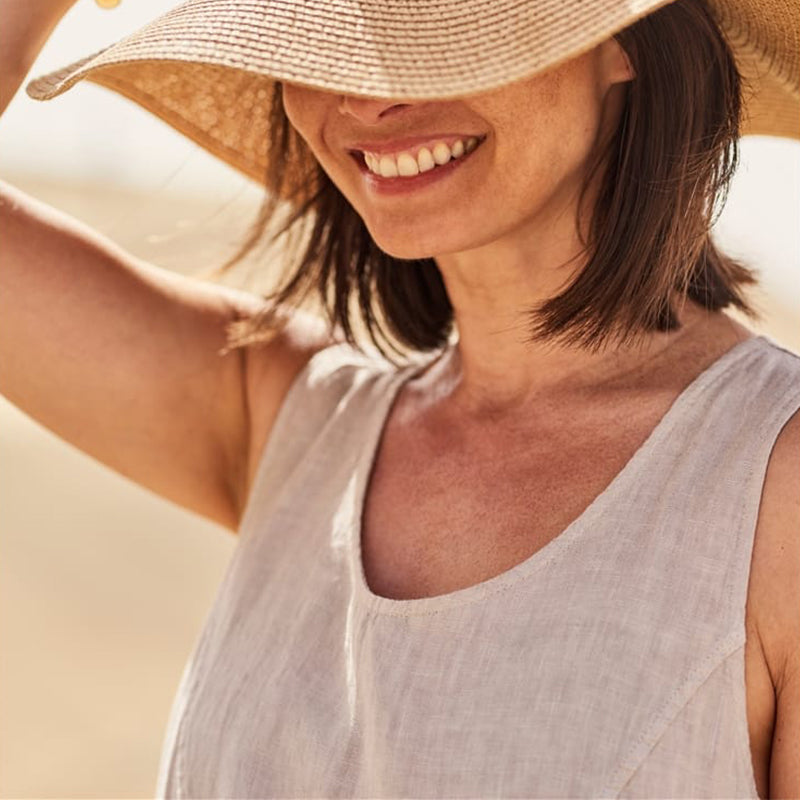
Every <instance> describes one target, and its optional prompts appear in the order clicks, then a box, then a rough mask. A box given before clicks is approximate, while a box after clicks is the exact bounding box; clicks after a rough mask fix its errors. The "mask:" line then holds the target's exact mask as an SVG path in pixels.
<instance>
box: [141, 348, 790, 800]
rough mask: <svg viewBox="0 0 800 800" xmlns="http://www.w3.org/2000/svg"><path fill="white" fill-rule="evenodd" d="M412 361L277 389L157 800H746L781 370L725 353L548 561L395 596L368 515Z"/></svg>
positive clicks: (765, 355)
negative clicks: (365, 544)
mask: <svg viewBox="0 0 800 800" xmlns="http://www.w3.org/2000/svg"><path fill="white" fill-rule="evenodd" d="M437 357H438V356H437ZM430 360H431V359H427V360H421V361H419V362H417V363H413V364H411V365H409V366H407V367H404V368H402V369H400V370H396V369H395V368H393V367H391V365H386V364H384V362H376V361H374V360H372V359H370V358H369V357H368V356H364V355H362V354H359V353H358V352H357V351H355V350H354V349H353V348H351V347H350V346H349V345H346V344H344V345H335V346H332V347H329V348H327V349H326V350H322V351H320V352H318V353H317V354H315V355H314V356H313V357H312V358H311V360H310V361H309V362H308V364H307V365H306V367H305V368H304V369H303V370H302V372H301V373H300V374H299V375H298V376H297V378H296V379H295V381H294V383H293V384H292V386H291V388H290V390H289V393H288V395H287V396H286V399H285V401H284V403H283V405H282V407H281V409H280V411H279V415H278V417H277V420H276V422H275V425H274V427H273V429H272V432H271V434H270V437H269V440H268V442H267V445H266V447H265V450H264V453H263V456H262V461H261V463H260V465H259V468H258V472H257V475H256V478H255V482H254V484H253V489H252V493H251V495H250V500H249V503H248V507H247V509H246V512H245V514H244V518H243V521H242V524H241V528H240V536H239V539H238V541H237V545H236V549H235V551H234V554H233V556H232V559H231V562H230V563H229V566H228V569H227V572H226V574H225V577H224V579H223V581H222V583H221V585H220V588H219V590H218V594H217V596H216V599H215V601H214V604H213V606H212V608H211V610H210V612H209V614H208V616H207V619H206V621H205V625H204V628H203V630H202V632H201V634H200V636H199V638H198V640H197V642H196V644H195V647H194V649H193V652H192V654H191V657H190V660H189V662H188V664H187V665H186V668H185V670H184V673H183V676H182V678H181V681H180V685H179V688H178V693H177V696H176V698H175V701H174V704H173V707H172V712H171V714H170V718H169V722H168V724H167V730H166V737H165V741H164V749H163V753H162V759H161V765H160V769H159V775H158V784H157V790H156V792H157V796H159V797H164V798H180V797H183V798H206V797H218V798H222V797H224V798H267V797H269V798H272V797H282V798H343V797H351V798H352V797H357V798H366V797H369V798H390V797H391V798H401V797H402V798H468V797H469V798H494V797H497V798H500V797H502V798H506V797H518V798H522V797H525V798H540V797H548V798H567V797H569V798H581V797H586V798H589V797H591V798H601V797H603V798H605V797H614V798H634V797H636V798H642V797H649V798H654V797H660V798H664V797H671V798H679V797H681V798H689V797H691V798H701V797H716V798H720V797H725V798H738V797H750V798H757V797H758V794H757V791H756V785H755V780H754V774H753V768H752V763H751V757H750V749H749V738H748V728H747V713H746V693H745V681H744V645H745V624H744V623H745V603H746V597H747V585H748V578H749V571H750V560H751V553H752V546H753V539H754V532H755V525H756V520H757V514H758V509H759V503H760V496H761V490H762V485H763V481H764V476H765V472H766V466H767V462H768V459H769V455H770V452H771V450H772V447H773V445H774V443H775V439H776V438H777V436H778V434H779V432H780V431H781V429H782V427H783V426H784V425H785V424H786V422H787V421H788V420H789V418H790V417H791V415H792V414H793V413H794V412H795V411H796V410H797V409H798V408H800V357H798V356H797V355H795V354H794V353H791V352H790V351H788V350H785V349H783V348H782V347H780V346H779V345H777V344H776V343H775V342H773V341H772V340H770V339H768V338H766V337H763V336H760V337H755V338H752V339H748V340H746V341H744V342H740V343H739V344H737V345H736V346H735V347H734V348H733V349H732V350H729V351H728V352H727V353H725V354H724V355H723V356H722V357H721V358H719V359H718V360H717V361H715V362H714V363H713V364H712V365H711V366H709V367H708V368H707V369H706V370H705V371H704V372H703V373H702V374H701V375H700V376H698V377H697V378H696V379H695V380H694V381H693V382H692V383H691V384H690V385H689V386H688V387H687V388H686V389H685V390H684V391H683V392H682V393H681V394H680V396H679V397H678V398H677V400H676V401H675V402H674V403H673V405H672V406H671V407H670V409H669V411H668V412H667V413H666V415H665V416H664V417H663V418H662V419H661V421H660V422H659V424H658V425H657V426H656V428H655V429H654V430H653V432H652V434H651V435H650V436H649V438H648V439H647V440H646V441H645V443H644V444H643V445H642V446H641V447H640V448H639V450H638V451H637V452H636V453H635V455H634V456H633V457H632V458H631V459H630V461H629V462H628V463H627V465H626V466H625V467H624V468H623V469H622V471H621V472H620V473H618V474H617V476H616V477H615V478H614V480H613V481H612V482H611V484H610V485H609V486H608V487H607V488H606V489H605V490H604V491H603V492H602V493H601V494H600V495H599V496H598V497H597V498H596V499H595V500H594V501H593V502H592V503H591V504H590V505H589V507H588V508H587V509H586V510H585V511H584V512H583V513H582V514H581V515H580V516H579V517H578V518H577V519H576V520H574V521H573V522H572V523H571V524H570V525H569V526H568V527H567V528H566V529H565V530H564V531H563V532H562V533H561V534H560V535H559V536H558V537H557V538H555V539H554V540H552V541H551V542H549V543H548V544H547V545H546V546H545V547H544V548H542V549H540V550H539V551H537V552H536V553H534V554H533V555H532V556H531V557H530V558H528V559H527V560H525V561H523V562H522V563H520V564H518V565H516V566H515V567H513V568H512V569H509V570H507V571H506V572H504V573H502V574H500V575H497V576H496V577H493V578H491V579H489V580H485V581H483V582H481V583H479V584H476V585H473V586H470V587H468V588H464V589H460V590H458V591H454V592H451V593H448V594H443V595H438V596H435V597H427V598H419V599H411V600H395V599H390V598H386V597H381V596H378V595H376V594H374V593H373V592H372V591H371V590H370V588H369V586H368V584H367V582H366V579H365V575H364V571H363V565H362V561H361V553H360V545H361V536H360V525H361V517H362V510H363V500H364V495H365V488H366V485H367V481H368V477H369V474H370V472H371V469H372V464H373V461H374V458H375V454H376V452H377V446H378V442H379V440H380V436H381V433H382V431H383V427H384V424H385V421H386V419H387V417H388V414H389V411H390V408H391V405H392V402H393V400H394V398H395V396H396V395H397V393H398V391H399V389H400V387H401V386H402V384H403V383H404V382H405V381H406V380H409V379H410V378H412V377H413V376H414V375H416V374H417V373H418V372H420V371H421V370H422V369H423V368H424V367H425V366H426V365H427V364H428V363H429V361H430Z"/></svg>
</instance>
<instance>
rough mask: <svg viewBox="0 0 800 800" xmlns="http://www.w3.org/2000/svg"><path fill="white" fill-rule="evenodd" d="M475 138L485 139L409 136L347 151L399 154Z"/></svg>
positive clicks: (455, 135) (449, 135)
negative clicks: (422, 146)
mask: <svg viewBox="0 0 800 800" xmlns="http://www.w3.org/2000/svg"><path fill="white" fill-rule="evenodd" d="M472 138H475V139H477V140H478V142H481V141H483V139H485V138H486V136H485V135H484V134H478V133H440V134H433V135H429V136H411V137H408V138H405V139H392V140H391V141H384V142H357V143H356V144H354V145H352V146H351V147H350V148H349V149H350V150H351V151H359V152H362V153H363V152H365V151H366V152H368V153H399V152H402V151H403V150H411V149H413V148H414V147H417V146H420V145H424V144H436V142H442V141H444V142H448V143H450V142H454V141H456V140H457V139H461V140H462V141H463V142H465V143H466V141H467V140H468V139H472Z"/></svg>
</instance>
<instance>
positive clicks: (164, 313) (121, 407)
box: [0, 182, 308, 529]
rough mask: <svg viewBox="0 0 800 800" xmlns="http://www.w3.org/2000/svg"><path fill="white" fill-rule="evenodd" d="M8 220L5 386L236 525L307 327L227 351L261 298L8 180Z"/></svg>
mask: <svg viewBox="0 0 800 800" xmlns="http://www.w3.org/2000/svg"><path fill="white" fill-rule="evenodd" d="M0 223H2V239H3V247H2V259H0V389H1V390H2V392H3V394H4V395H5V396H6V397H7V398H8V399H9V400H10V401H11V402H12V403H14V404H15V405H17V406H18V407H19V408H20V409H22V410H23V411H24V412H25V413H27V414H28V415H29V416H31V417H33V418H34V419H35V420H37V421H38V422H40V423H41V424H42V425H44V426H45V427H47V428H48V429H50V430H51V431H52V432H54V433H55V434H56V435H58V436H59V437H60V438H62V439H64V440H66V441H68V442H70V443H71V444H73V445H75V446H76V447H78V448H79V449H80V450H82V451H84V452H85V453H87V454H88V455H90V456H92V457H94V458H96V459H97V460H98V461H100V462H102V463H103V464H105V465H107V466H108V467H110V468H112V469H114V470H115V471H117V472H119V473H120V474H122V475H124V476H126V477H128V478H130V479H131V480H133V481H135V482H136V483H138V484H140V485H142V486H144V487H146V488H148V489H150V490H152V491H153V492H155V493H157V494H159V495H161V496H162V497H165V498H167V499H169V500H171V501H173V502H175V503H176V504H178V505H180V506H183V507H184V508H187V509H189V510H192V511H194V512H196V513H198V514H201V515H203V516H205V517H208V518H209V519H212V520H214V521H216V522H218V523H220V524H222V525H225V526H227V527H229V528H232V529H235V528H236V526H237V524H238V521H239V514H240V508H241V503H242V496H243V494H244V492H245V489H246V480H247V470H248V462H249V459H250V456H251V453H252V454H253V455H255V449H257V448H258V447H259V441H260V438H263V437H264V436H265V435H266V430H267V429H268V426H269V418H270V413H271V412H270V408H271V406H277V405H279V402H280V399H281V397H282V392H283V389H284V387H285V386H286V385H287V383H288V382H289V381H290V379H291V377H292V376H293V374H294V372H295V370H296V368H297V366H298V365H299V364H300V363H301V361H302V358H303V357H304V355H305V352H304V349H303V348H304V346H305V347H306V348H307V346H308V342H306V343H305V345H303V344H302V343H303V337H302V335H301V334H300V329H301V328H302V327H303V326H302V325H301V324H299V323H298V325H296V326H295V328H294V329H293V331H292V333H291V334H287V335H284V336H280V337H278V338H277V339H276V340H275V342H274V343H272V344H271V345H270V346H269V347H267V348H264V349H263V350H261V351H258V352H260V355H258V356H255V355H254V356H253V357H252V358H251V357H249V356H248V355H247V352H246V350H243V349H241V348H239V349H231V350H229V351H227V352H223V351H224V348H225V346H226V344H227V343H228V340H227V331H228V327H229V324H230V323H231V322H232V321H234V320H235V319H241V318H242V317H245V316H249V315H252V314H255V313H257V312H258V311H259V310H260V309H261V308H262V307H263V305H264V301H263V299H262V298H260V297H258V296H257V295H253V294H248V293H245V292H239V291H235V290H232V289H228V288H225V287H223V286H220V285H217V284H213V283H209V282H206V281H202V280H198V279H194V278H190V277H186V276H183V275H180V274H177V273H175V272H172V271H170V270H166V269H161V268H159V267H156V266H154V265H151V264H148V263H145V262H144V261H142V260H141V259H138V258H136V257H134V256H132V255H131V254H130V253H128V252H126V251H124V250H123V249H122V248H120V247H118V246H117V245H116V244H115V243H114V242H112V241H110V240H109V239H108V238H106V237H104V236H102V235H100V234H99V233H97V232H96V231H93V230H92V229H91V228H90V227H89V226H87V225H85V224H83V223H81V222H80V221H78V220H76V219H74V218H72V217H70V216H69V215H68V214H65V213H63V212H61V211H58V210H57V209H55V208H53V207H51V206H49V205H47V204H46V203H42V202H40V201H38V200H36V199H34V198H32V197H29V196H28V195H26V194H25V193H24V192H21V191H20V190H18V189H16V188H15V187H13V186H10V185H9V184H6V183H3V182H0ZM254 352H255V351H254ZM248 363H250V364H251V365H252V369H250V370H248ZM248 376H249V377H248ZM250 378H252V381H250ZM251 415H252V424H251ZM253 435H255V440H253Z"/></svg>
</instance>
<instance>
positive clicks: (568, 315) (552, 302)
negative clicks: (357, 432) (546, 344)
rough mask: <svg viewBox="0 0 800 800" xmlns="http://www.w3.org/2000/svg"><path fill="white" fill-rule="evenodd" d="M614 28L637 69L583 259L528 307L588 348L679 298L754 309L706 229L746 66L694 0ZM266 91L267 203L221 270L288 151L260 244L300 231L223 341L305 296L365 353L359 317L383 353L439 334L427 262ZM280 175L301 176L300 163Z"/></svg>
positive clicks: (671, 313) (446, 303) (658, 321)
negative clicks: (394, 251) (395, 243)
mask: <svg viewBox="0 0 800 800" xmlns="http://www.w3.org/2000/svg"><path fill="white" fill-rule="evenodd" d="M615 38H616V39H617V41H618V42H619V43H620V45H621V46H622V47H623V49H624V50H625V51H626V53H627V55H628V57H629V59H630V61H631V65H632V67H633V69H634V71H635V75H636V77H635V78H634V79H633V80H632V81H630V82H629V83H628V84H627V86H626V91H627V98H626V101H625V106H624V109H623V112H622V117H621V120H620V124H619V126H618V128H617V129H616V131H615V133H614V135H613V136H612V137H611V138H610V139H609V140H608V141H606V142H599V141H598V142H597V146H596V148H595V155H596V157H595V158H594V159H593V162H592V164H591V168H590V169H588V170H587V174H586V176H585V180H584V183H583V189H582V192H581V195H580V206H582V205H583V203H584V202H585V199H586V195H587V191H588V188H589V185H590V182H591V181H592V179H593V177H595V176H596V172H597V170H603V172H602V173H601V176H600V178H599V180H600V182H599V192H598V194H597V200H596V203H595V206H594V209H592V210H591V211H592V213H591V217H590V220H591V222H590V225H589V226H588V227H589V230H588V237H583V236H582V235H581V242H582V244H583V246H584V251H583V252H584V254H585V258H586V263H585V266H583V267H582V268H581V269H580V271H578V272H577V274H576V276H575V277H574V278H573V279H572V281H571V283H570V284H569V285H568V286H567V288H566V289H564V290H563V291H562V292H561V293H560V294H558V295H557V296H554V297H552V298H550V299H548V300H547V301H545V302H543V303H542V304H540V305H539V306H538V307H536V308H531V309H530V316H529V319H530V328H529V333H530V338H531V340H534V339H560V340H561V341H562V342H565V343H571V344H574V345H578V346H583V347H587V348H590V349H599V348H600V347H602V346H603V345H604V344H605V343H606V342H608V341H609V340H611V339H616V340H617V341H619V342H621V343H630V342H632V341H633V340H634V339H636V338H638V337H639V336H641V335H642V334H644V333H646V332H649V331H667V330H674V329H676V328H677V327H679V323H678V321H677V318H676V314H675V309H674V308H673V307H672V305H671V302H672V298H673V297H675V296H677V297H686V296H688V297H689V298H691V299H692V300H694V301H696V302H698V303H699V304H700V305H701V306H703V307H704V308H706V309H709V310H719V309H723V308H726V307H728V306H734V307H736V308H738V309H739V310H740V311H742V312H744V313H745V314H746V315H748V316H750V317H757V313H756V312H755V311H754V309H753V308H752V307H751V306H750V304H749V303H748V301H747V300H746V299H745V296H744V294H743V291H742V290H743V287H745V286H746V285H748V284H754V283H755V282H756V280H755V277H754V275H753V273H752V272H751V270H750V269H748V268H747V267H745V266H743V265H742V264H740V263H737V262H736V261H734V260H733V259H731V258H730V257H728V256H726V255H724V254H723V253H721V252H720V251H719V250H718V249H717V247H716V246H715V244H714V242H713V241H712V239H711V233H710V232H711V227H712V226H713V224H714V222H715V221H716V218H717V216H718V215H719V212H720V211H721V210H722V207H723V205H724V203H725V201H726V199H727V193H728V187H729V182H730V179H731V177H732V176H733V173H734V171H735V169H736V166H737V163H738V158H739V153H738V139H739V135H740V122H741V116H742V102H743V101H742V97H743V87H742V78H741V76H740V74H739V71H738V69H737V66H736V62H735V59H734V56H733V53H732V51H731V48H730V46H729V44H728V42H727V41H726V39H725V36H724V34H723V33H722V31H721V30H720V28H719V26H718V25H717V23H716V21H715V19H714V17H713V16H712V14H711V12H710V11H709V9H708V8H707V6H706V5H705V4H704V2H703V0H676V1H675V2H673V3H670V4H669V5H667V6H664V7H662V8H660V9H659V10H657V11H655V12H654V13H652V14H650V15H649V16H646V17H644V18H642V19H641V20H639V21H637V22H636V23H634V24H633V25H631V26H630V27H628V28H626V29H625V30H623V31H621V32H620V33H618V34H617V35H616V37H615ZM274 92H275V94H274V102H273V105H272V116H271V120H270V141H271V142H272V144H273V147H274V148H275V155H274V157H272V158H271V160H270V164H269V168H268V174H267V175H266V181H265V183H266V189H267V194H266V196H265V201H264V203H263V204H262V207H261V209H260V211H259V214H258V218H257V220H256V221H255V223H254V225H253V227H252V230H251V231H250V232H249V234H248V235H247V237H246V238H245V241H244V242H243V243H242V245H241V247H240V248H239V250H238V251H237V252H236V253H235V254H234V255H233V256H232V257H231V258H230V259H228V261H226V262H225V264H223V265H222V266H221V267H220V270H221V271H223V272H224V271H226V270H227V269H229V268H230V267H232V266H233V265H234V264H236V263H238V262H239V261H241V259H242V258H244V256H245V255H247V254H248V253H249V252H250V251H251V250H252V249H253V248H254V247H255V245H256V244H258V243H259V242H260V241H262V239H263V238H264V236H265V231H266V228H267V226H268V224H269V223H270V221H271V220H272V219H273V215H274V214H275V211H276V208H277V206H278V203H279V200H278V198H279V197H286V196H287V195H289V196H291V195H290V191H291V190H290V189H289V188H288V187H289V171H290V167H289V165H290V164H292V163H293V159H298V158H299V159H300V160H301V161H302V160H304V159H308V161H305V162H304V163H309V164H311V165H312V166H311V168H310V170H309V171H308V173H307V175H308V181H307V182H306V185H305V186H301V187H300V188H299V189H297V190H296V191H295V194H294V197H296V198H299V199H302V202H296V203H295V206H296V210H295V211H294V213H292V214H291V215H290V216H289V217H288V220H287V221H286V222H285V224H283V225H282V226H281V227H280V228H279V229H278V230H277V231H276V232H275V233H274V234H273V235H272V237H271V238H270V240H269V241H270V243H272V242H275V241H276V240H277V239H278V237H280V236H282V235H284V234H285V233H287V231H289V230H290V228H292V227H293V226H294V225H295V224H296V223H298V222H300V223H302V224H303V225H305V226H310V229H311V230H310V235H306V236H305V240H304V244H303V246H302V248H298V247H296V246H295V248H294V250H291V249H287V250H286V254H287V256H288V258H287V262H286V264H287V265H289V266H290V269H289V270H288V272H289V274H288V275H284V281H283V285H282V286H280V287H279V288H278V289H276V290H275V291H273V292H272V293H270V294H266V295H264V297H265V299H267V300H269V301H270V302H269V303H268V304H266V306H265V309H264V311H263V313H261V314H259V315H257V316H255V317H252V318H247V319H239V320H237V321H236V322H234V323H232V324H231V326H230V328H229V331H228V333H229V345H228V347H229V348H235V347H242V346H246V345H248V344H250V343H254V342H257V341H261V340H264V339H268V338H271V336H272V335H274V333H275V332H276V331H277V330H279V329H280V328H282V327H283V326H284V325H285V324H286V321H287V319H288V315H286V314H285V313H278V312H284V311H285V310H286V308H287V307H288V306H299V305H300V304H301V303H303V301H304V300H305V299H306V298H307V297H308V296H309V294H314V295H316V300H317V301H318V302H319V303H320V304H321V307H322V308H323V310H324V313H325V314H326V316H327V320H328V323H329V325H330V326H331V330H333V329H336V328H338V329H339V330H340V331H341V332H342V333H343V334H344V337H345V338H346V340H347V341H348V342H349V343H350V344H352V345H354V346H356V347H357V348H359V349H362V348H361V345H360V342H359V335H358V333H359V332H358V331H357V329H356V326H359V327H361V329H362V330H365V331H366V333H367V334H368V336H369V338H370V339H371V341H372V343H373V344H374V345H375V347H376V348H377V349H378V350H379V352H380V353H382V354H383V355H384V356H385V357H387V358H388V359H389V360H390V361H394V360H393V359H392V358H391V357H390V356H389V355H388V354H387V351H386V349H385V348H384V345H386V346H388V347H389V348H391V349H392V350H394V351H395V353H399V354H403V351H402V350H401V349H398V346H397V345H400V346H401V347H405V348H406V349H410V350H411V351H420V352H427V351H431V350H435V349H438V348H441V347H443V346H444V345H446V344H447V342H448V340H449V337H450V334H451V332H452V329H453V325H454V319H453V307H452V305H451V303H450V300H449V298H448V295H447V292H446V290H445V286H444V283H443V281H442V276H441V273H440V272H439V269H438V267H437V266H436V262H435V261H434V259H433V258H421V259H414V260H408V259H398V258H394V257H392V256H390V255H388V254H387V253H385V252H383V251H382V250H381V249H380V248H379V247H378V245H377V244H376V243H375V242H374V241H373V239H372V237H371V235H370V233H369V231H368V230H367V228H366V226H365V224H364V222H363V220H362V219H361V217H360V216H359V215H358V213H357V212H356V211H355V209H354V208H353V207H352V206H351V205H350V203H349V202H348V201H347V200H346V199H345V197H344V196H343V195H342V193H341V192H340V191H339V190H338V189H337V187H336V186H335V185H334V183H333V182H332V181H331V180H330V178H329V177H328V175H327V174H326V173H325V172H324V170H323V169H322V168H321V166H320V165H319V163H318V162H317V161H316V159H315V158H314V157H313V155H311V153H310V150H309V149H308V147H307V146H306V144H305V142H304V141H303V140H302V138H301V137H300V136H299V134H298V133H297V131H296V130H295V129H294V128H293V126H292V125H291V123H290V122H289V120H288V117H287V116H286V113H285V111H284V108H283V102H282V85H281V83H280V82H277V83H276V84H275V87H274ZM291 172H292V176H293V177H294V180H295V182H296V176H297V174H298V169H297V167H296V165H295V167H294V168H292V169H291ZM580 206H579V210H580ZM579 233H580V232H579ZM298 251H299V255H298ZM676 293H677V295H676Z"/></svg>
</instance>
